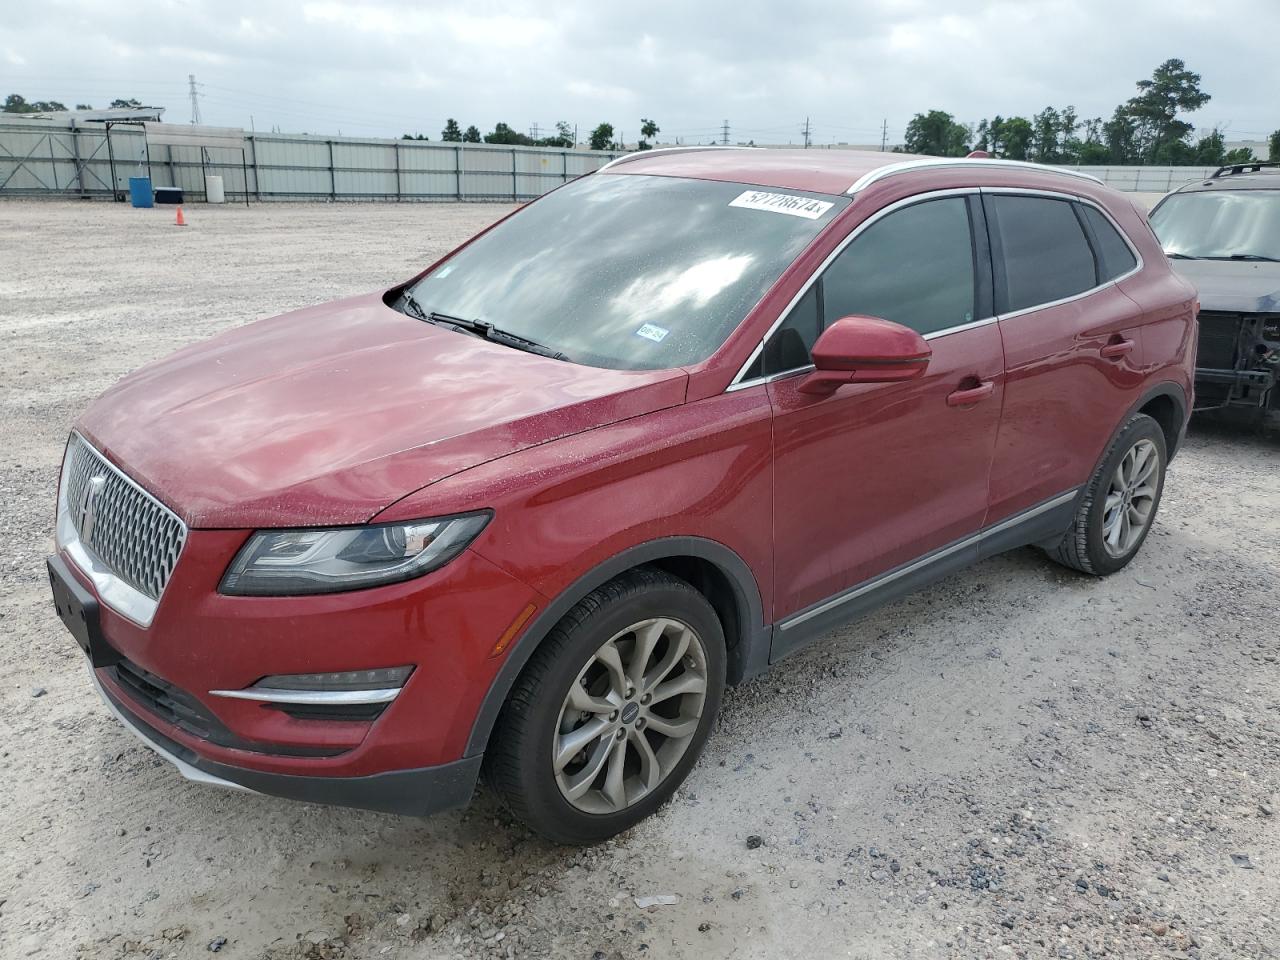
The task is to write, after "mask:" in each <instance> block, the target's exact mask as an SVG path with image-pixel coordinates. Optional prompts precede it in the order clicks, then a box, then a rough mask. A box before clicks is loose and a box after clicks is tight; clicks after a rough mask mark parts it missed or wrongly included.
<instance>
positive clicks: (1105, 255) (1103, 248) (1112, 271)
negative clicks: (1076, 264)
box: [1078, 203, 1138, 283]
mask: <svg viewBox="0 0 1280 960" xmlns="http://www.w3.org/2000/svg"><path fill="white" fill-rule="evenodd" d="M1078 209H1079V210H1080V212H1081V214H1083V216H1084V219H1085V222H1086V223H1088V224H1089V228H1090V229H1091V230H1092V231H1093V240H1094V249H1095V250H1096V251H1097V254H1098V271H1099V276H1098V279H1099V280H1100V281H1102V282H1104V283H1105V282H1106V281H1108V280H1114V279H1115V278H1116V277H1118V276H1121V275H1122V274H1126V273H1128V272H1129V271H1130V270H1132V269H1133V268H1134V267H1136V266H1137V265H1138V261H1137V260H1136V259H1135V258H1134V256H1133V251H1132V250H1130V249H1129V245H1128V244H1127V243H1125V242H1124V238H1123V237H1121V236H1120V234H1119V233H1118V232H1117V231H1116V228H1115V227H1113V226H1112V225H1111V221H1110V220H1108V219H1107V218H1106V216H1105V215H1104V214H1103V213H1102V211H1101V210H1099V209H1098V208H1097V207H1091V206H1089V205H1088V204H1086V203H1082V204H1079V205H1078Z"/></svg>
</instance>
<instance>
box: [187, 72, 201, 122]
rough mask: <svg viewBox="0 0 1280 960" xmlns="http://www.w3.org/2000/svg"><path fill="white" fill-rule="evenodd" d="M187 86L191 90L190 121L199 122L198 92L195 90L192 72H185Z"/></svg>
mask: <svg viewBox="0 0 1280 960" xmlns="http://www.w3.org/2000/svg"><path fill="white" fill-rule="evenodd" d="M187 86H188V88H189V90H190V92H191V122H192V124H197V123H199V122H200V94H199V93H197V92H196V75H195V74H194V73H188V74H187Z"/></svg>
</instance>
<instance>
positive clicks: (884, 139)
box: [880, 117, 889, 153]
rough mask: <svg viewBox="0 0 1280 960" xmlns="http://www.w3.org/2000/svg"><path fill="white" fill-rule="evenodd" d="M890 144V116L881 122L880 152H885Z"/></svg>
mask: <svg viewBox="0 0 1280 960" xmlns="http://www.w3.org/2000/svg"><path fill="white" fill-rule="evenodd" d="M888 145H889V118H888V117H885V119H884V121H883V122H882V123H881V124H880V152H881V153H884V151H885V147H887V146H888Z"/></svg>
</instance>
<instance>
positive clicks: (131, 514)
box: [63, 433, 187, 600]
mask: <svg viewBox="0 0 1280 960" xmlns="http://www.w3.org/2000/svg"><path fill="white" fill-rule="evenodd" d="M64 478H65V479H64V480H63V486H64V490H63V497H64V501H63V502H64V506H65V509H66V510H67V513H68V516H69V519H70V521H71V524H72V526H73V527H75V530H76V533H77V534H78V535H79V537H80V542H81V543H82V544H83V545H84V546H85V547H86V548H87V549H89V550H91V551H92V552H93V554H94V555H95V556H96V557H97V558H98V559H99V560H101V561H102V563H103V564H104V565H106V566H107V567H108V568H109V569H110V570H111V572H112V573H113V574H115V575H116V576H117V577H119V578H120V579H121V580H123V581H124V582H125V583H127V584H128V585H129V586H131V587H133V589H135V590H137V591H138V592H139V593H141V594H143V595H144V596H147V597H149V598H151V599H152V600H159V599H160V594H162V593H163V592H164V588H165V584H167V583H168V582H169V577H170V575H171V574H172V573H173V567H174V564H176V563H177V562H178V554H179V553H181V552H182V545H183V544H184V543H185V542H186V539H187V527H186V524H184V523H183V522H182V521H181V520H180V519H178V517H177V515H176V514H175V513H174V512H173V511H172V510H170V509H169V508H168V507H166V506H165V505H164V504H163V503H161V502H160V501H159V500H157V499H156V498H155V497H153V496H151V494H149V493H147V492H146V491H145V490H143V489H142V488H141V487H140V486H138V485H137V484H136V483H134V482H133V481H132V480H130V479H129V478H128V477H126V476H125V475H124V474H123V473H121V472H120V471H119V470H118V469H117V468H116V467H114V466H113V465H112V464H111V463H109V462H108V461H107V459H106V458H105V457H103V456H102V455H101V454H100V453H98V451H96V450H94V449H93V447H91V446H89V444H88V443H86V442H85V440H84V439H83V438H82V437H81V436H80V435H79V434H76V433H73V434H72V435H71V440H70V442H69V443H68V444H67V465H66V468H65V472H64Z"/></svg>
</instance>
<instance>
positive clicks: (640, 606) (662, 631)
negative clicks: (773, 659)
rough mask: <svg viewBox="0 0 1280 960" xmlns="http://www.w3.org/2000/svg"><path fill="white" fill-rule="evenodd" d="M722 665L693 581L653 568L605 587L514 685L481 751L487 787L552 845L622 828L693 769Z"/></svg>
mask: <svg viewBox="0 0 1280 960" xmlns="http://www.w3.org/2000/svg"><path fill="white" fill-rule="evenodd" d="M633 628H634V629H633ZM610 649H611V650H612V651H613V652H610ZM646 651H647V653H646ZM725 659H726V656H725V640H724V631H723V630H722V628H721V626H720V621H719V618H718V617H717V616H716V613H715V610H714V609H713V608H712V607H711V604H710V603H708V602H707V600H706V598H705V597H703V596H702V594H700V593H699V592H698V591H697V590H695V589H694V588H693V587H692V586H691V585H690V584H688V583H687V582H685V581H684V580H680V579H679V578H677V577H673V576H671V575H669V574H667V573H664V572H662V571H660V570H657V569H655V568H650V567H642V568H640V569H637V570H634V571H632V572H630V573H627V574H624V575H623V576H621V577H618V578H617V579H615V580H611V581H610V582H609V583H606V584H604V585H603V586H601V587H599V588H598V589H596V590H595V591H593V592H592V593H590V594H588V595H587V596H586V597H584V598H583V599H582V600H581V601H580V602H579V603H578V604H577V605H576V606H575V607H574V608H573V609H572V610H570V611H569V612H568V613H567V614H566V615H565V617H564V619H562V620H561V621H560V622H559V623H558V624H556V626H555V627H554V628H553V629H552V630H551V632H550V633H549V634H548V635H547V637H546V639H545V640H543V642H542V644H541V645H540V646H539V647H538V649H537V650H536V651H535V652H534V654H533V656H532V657H531V658H530V660H529V663H528V664H527V665H526V666H525V668H524V670H523V671H522V672H521V674H520V676H519V678H518V679H517V680H516V683H515V686H514V687H513V688H512V690H511V694H510V696H509V697H508V698H507V702H506V704H505V705H504V706H503V708H502V712H501V713H500V714H499V716H498V721H497V724H496V726H495V729H494V735H493V737H492V739H491V740H490V742H489V746H488V748H487V750H486V751H485V760H484V768H483V772H484V778H485V781H486V783H487V784H488V785H489V787H490V788H491V789H493V790H494V792H496V793H497V794H498V796H499V798H500V799H501V800H502V802H503V803H504V804H505V805H506V807H507V809H508V810H510V811H511V813H512V814H513V815H514V816H515V817H516V818H518V819H519V820H521V821H523V822H524V823H525V824H526V825H527V826H529V827H530V828H531V829H533V830H534V831H535V832H537V833H539V834H541V835H542V836H544V837H546V838H547V839H548V840H552V841H554V842H556V843H565V844H592V843H598V842H600V841H602V840H606V839H608V838H609V837H612V836H614V835H616V834H618V833H621V832H622V831H624V830H627V829H629V828H630V827H632V826H634V825H635V824H637V823H639V822H640V821H641V820H643V819H644V818H645V817H647V816H649V815H650V814H651V813H653V812H654V811H655V810H657V809H658V808H659V807H661V806H662V804H664V803H665V802H666V801H667V800H668V799H670V797H671V795H672V794H673V793H674V792H675V790H676V788H677V787H679V786H680V784H681V783H682V782H683V781H684V779H685V777H686V776H688V773H689V771H690V770H691V769H692V768H693V765H694V764H695V763H696V762H697V760H698V756H699V755H700V754H701V752H702V748H703V746H704V744H705V743H706V741H707V738H708V737H709V736H710V733H711V729H712V727H713V725H714V724H715V719H716V714H717V713H718V712H719V709H720V700H721V697H722V695H723V693H724V682H725V680H724V678H725ZM637 664H638V665H639V666H637ZM664 665H665V669H664ZM610 711H611V712H610ZM668 734H670V735H668ZM642 740H643V743H642V742H641V741H642ZM644 744H648V749H647V750H646V749H645V747H644ZM619 754H621V757H622V759H620V760H619V759H617V757H618V756H619ZM584 782H585V783H587V784H588V786H587V787H585V788H584V787H583V783H584ZM583 791H584V792H583ZM575 794H576V795H575Z"/></svg>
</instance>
